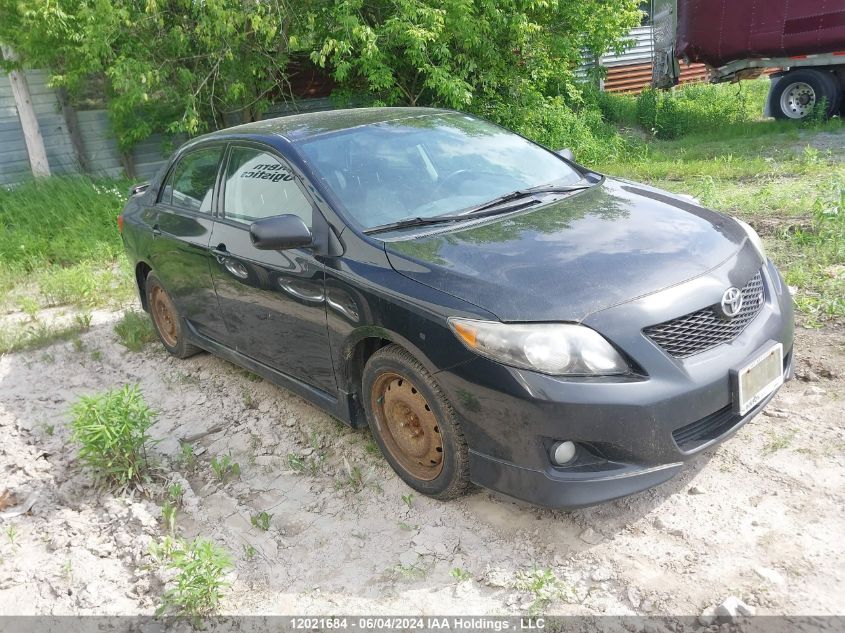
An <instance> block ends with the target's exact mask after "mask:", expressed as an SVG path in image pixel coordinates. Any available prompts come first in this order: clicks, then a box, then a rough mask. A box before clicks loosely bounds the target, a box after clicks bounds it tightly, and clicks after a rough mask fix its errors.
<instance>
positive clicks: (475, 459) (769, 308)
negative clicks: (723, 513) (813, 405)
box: [437, 262, 793, 507]
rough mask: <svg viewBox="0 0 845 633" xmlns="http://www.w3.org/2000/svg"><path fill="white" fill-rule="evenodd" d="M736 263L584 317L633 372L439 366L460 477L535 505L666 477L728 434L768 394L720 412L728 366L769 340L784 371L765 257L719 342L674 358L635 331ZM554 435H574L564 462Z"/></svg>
mask: <svg viewBox="0 0 845 633" xmlns="http://www.w3.org/2000/svg"><path fill="white" fill-rule="evenodd" d="M758 265H759V264H758ZM736 268H737V267H736V265H735V263H734V265H733V266H729V265H726V267H725V270H723V271H715V272H714V273H713V275H711V276H709V277H708V278H702V279H701V280H698V282H697V283H696V282H691V283H690V284H686V285H684V286H682V287H678V288H673V289H670V290H667V291H666V292H665V293H659V294H658V295H656V296H655V295H653V296H650V297H646V298H642V299H640V300H638V301H634V302H631V303H628V304H625V305H624V306H618V307H616V308H611V309H608V310H605V311H603V312H600V313H596V314H595V315H592V316H591V317H588V318H587V319H585V320H584V324H585V325H588V326H590V327H593V328H594V329H596V330H597V331H599V332H601V333H602V334H603V335H605V336H606V337H607V338H608V339H609V340H611V341H613V342H614V343H615V344H617V345H618V346H619V348H620V349H621V350H622V351H623V352H625V353H626V354H627V355H628V356H629V357H630V358H631V359H633V360H634V362H635V363H636V364H637V365H639V366H640V367H641V368H642V375H639V376H633V377H602V378H580V379H572V378H570V379H562V378H556V377H552V376H546V375H542V374H538V373H535V372H529V371H524V370H519V369H514V368H510V367H505V366H503V365H500V364H498V363H495V362H492V361H488V360H486V359H484V358H477V359H474V360H472V361H470V362H468V363H465V364H463V365H460V366H458V367H454V368H451V369H449V370H445V371H441V372H439V373H438V374H437V379H438V381H439V382H440V384H441V386H442V387H443V389H444V390H445V391H446V393H447V395H448V396H449V397H450V399H451V401H452V403H453V405H454V407H455V409H456V411H457V412H458V414H459V415H460V417H461V421H462V424H463V428H464V432H465V436H466V438H467V442H468V443H469V448H470V476H471V478H472V480H473V481H474V482H475V483H477V484H479V485H481V486H484V487H487V488H490V489H493V490H497V491H499V492H503V493H505V494H508V495H510V496H513V497H516V498H519V499H523V500H526V501H529V502H531V503H535V504H538V505H544V506H549V507H578V506H585V505H593V504H596V503H601V502H603V501H608V500H611V499H615V498H618V497H622V496H625V495H628V494H632V493H634V492H638V491H641V490H644V489H647V488H650V487H652V486H655V485H658V484H660V483H662V482H664V481H666V480H668V479H670V478H671V477H672V476H674V475H675V474H677V472H678V471H679V470H680V469H681V468H682V466H683V463H684V462H685V461H687V460H689V459H690V458H692V457H693V456H694V455H696V454H698V453H700V452H701V451H703V450H705V449H706V448H708V447H709V446H712V445H714V444H716V443H718V442H720V441H722V440H724V439H726V438H727V437H729V436H730V435H732V434H734V433H735V432H736V431H737V430H738V429H739V428H740V427H742V426H743V425H744V424H745V423H747V422H748V421H749V420H750V419H751V418H753V417H754V416H755V415H757V414H758V413H759V412H760V411H761V410H762V409H763V407H764V406H765V405H766V404H767V402H768V401H769V400H770V399H771V398H772V397H773V396H774V394H771V395H770V396H769V397H767V398H766V399H765V400H764V401H763V402H762V403H760V404H759V405H757V406H756V407H755V408H754V409H753V410H752V411H750V412H749V413H748V414H746V415H745V416H742V417H740V416H738V415H736V414H734V413H732V410H731V406H732V402H733V393H732V386H731V379H730V371H731V370H732V369H737V368H739V367H742V366H743V365H745V364H746V363H747V362H748V361H749V360H750V359H752V358H754V357H755V354H759V353H760V352H761V350H763V349H765V348H766V346H769V345H771V344H772V343H773V342H779V343H781V344H783V348H784V368H783V371H784V377H785V379H789V378H790V377H791V375H792V362H793V354H792V344H793V314H792V300H791V297H790V296H789V293H788V291H786V286H785V284H783V281H782V279H781V278H780V276H779V274H778V272H777V270H776V269H775V267H774V265H772V264H771V263H770V262H768V263H767V264H765V265H764V266H763V275H764V279H765V287H766V300H765V305H764V306H763V309H762V310H761V312H760V313H759V314H758V315H757V317H756V318H755V319H754V320H753V321H752V322H751V323H750V324H749V325H748V327H747V328H746V329H745V330H744V331H743V332H742V333H741V334H740V335H739V336H738V337H737V338H736V339H734V340H733V341H732V342H731V343H729V344H724V345H720V346H718V347H716V348H714V349H711V350H709V351H706V352H702V353H700V354H696V355H695V356H692V357H689V358H686V359H678V358H674V357H671V356H669V355H668V354H666V353H665V352H664V351H663V350H661V349H660V348H659V347H658V346H657V345H656V344H654V343H653V342H652V341H651V340H650V339H648V338H647V337H646V336H645V335H644V334H643V333H642V331H641V330H642V327H645V326H647V325H650V324H653V323H659V322H662V321H663V320H666V319H668V318H672V317H673V316H677V315H678V314H684V313H687V312H692V311H693V310H694V309H699V308H700V307H701V301H702V299H701V295H702V292H704V293H706V292H707V291H708V290H707V288H709V291H714V290H715V289H718V290H719V293H721V291H722V289H724V288H725V287H726V283H733V284H736V283H737V282H736V277H737V276H739V277H740V279H739V280H740V281H742V278H748V277H750V276H751V275H752V274H753V272H754V271H753V269H748V267H747V266H746V267H745V268H746V270H742V271H740V272H738V273H737V272H736ZM722 276H723V277H724V279H720V277H722ZM697 285H701V286H703V287H704V288H705V290H703V291H702V289H701V288H700V287H699V288H697V287H696V286H697ZM557 440H571V441H573V442H576V443H577V444H578V446H579V451H578V457H577V458H576V460H575V462H574V463H573V464H572V465H568V466H566V467H557V466H554V465H553V464H552V462H551V460H550V459H549V448H550V446H551V445H552V444H553V443H554V442H555V441H557Z"/></svg>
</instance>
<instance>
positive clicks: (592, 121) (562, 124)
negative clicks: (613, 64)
mask: <svg viewBox="0 0 845 633" xmlns="http://www.w3.org/2000/svg"><path fill="white" fill-rule="evenodd" d="M476 110H477V111H478V113H479V114H481V115H482V116H484V117H486V118H488V119H490V120H491V121H494V122H496V123H498V124H500V125H502V126H504V127H507V128H510V129H512V130H515V131H516V132H519V133H520V134H522V135H523V136H526V137H528V138H530V139H531V140H533V141H536V142H538V143H540V144H542V145H545V146H546V147H548V148H550V149H555V150H557V149H562V148H564V147H567V148H569V149H571V150H572V151H573V152H574V154H575V158H576V159H577V160H578V161H579V162H582V163H588V164H589V163H593V162H598V161H607V160H617V159H620V158H622V157H624V156H626V155H628V154H630V153H631V152H632V151H634V149H635V145H634V143H633V141H630V140H627V139H625V138H623V137H622V136H621V135H620V134H619V133H618V132H617V130H616V129H615V128H614V127H613V126H612V125H610V124H609V123H607V122H606V121H605V120H604V118H603V117H602V111H601V110H600V109H599V108H598V106H596V105H595V103H590V102H585V103H583V104H582V105H581V106H580V107H579V108H578V109H577V110H575V109H573V108H571V107H569V106H568V105H566V103H564V101H563V99H562V98H560V97H554V98H542V97H537V98H535V99H531V100H529V101H527V102H523V103H507V102H504V101H488V102H486V103H484V104H482V105H480V106H479V107H477V108H476Z"/></svg>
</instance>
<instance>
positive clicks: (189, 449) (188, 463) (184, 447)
mask: <svg viewBox="0 0 845 633" xmlns="http://www.w3.org/2000/svg"><path fill="white" fill-rule="evenodd" d="M177 461H178V462H179V464H180V465H181V466H182V467H183V468H185V469H187V470H193V469H194V468H196V467H197V456H196V455H195V454H194V447H193V446H192V445H191V444H189V443H188V442H182V444H181V445H180V447H179V457H178V459H177Z"/></svg>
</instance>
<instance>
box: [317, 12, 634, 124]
mask: <svg viewBox="0 0 845 633" xmlns="http://www.w3.org/2000/svg"><path fill="white" fill-rule="evenodd" d="M638 5H639V3H638V2H636V1H635V0H603V1H600V0H544V1H542V2H523V1H522V0H499V1H496V2H493V1H491V0H394V1H392V2H386V1H384V0H381V1H379V0H377V1H375V2H364V0H344V1H342V2H323V3H320V6H319V7H318V8H317V9H316V10H315V11H314V16H315V17H314V20H313V26H314V31H315V33H314V36H313V39H314V41H316V42H317V43H319V45H318V46H317V48H316V50H314V51H313V52H312V53H311V58H312V60H313V61H315V62H317V63H318V64H320V65H323V66H326V67H328V68H330V69H331V70H332V72H333V74H334V76H335V78H336V79H337V80H338V82H341V83H342V84H344V85H351V86H355V85H360V86H362V87H363V88H365V89H366V91H367V92H368V93H369V94H370V95H371V96H372V97H373V98H375V99H376V101H377V102H378V103H382V104H387V105H397V104H406V105H422V104H429V105H432V104H433V105H444V106H448V107H453V108H466V107H468V106H469V105H470V104H472V103H474V102H475V101H476V100H478V98H479V97H481V98H483V100H487V99H489V98H493V99H494V100H507V99H511V98H519V97H520V96H522V95H527V94H537V95H564V96H566V97H567V98H569V99H573V100H574V99H577V95H578V90H577V88H576V87H575V85H574V75H573V70H572V69H573V68H574V67H575V66H576V65H577V64H578V63H579V61H580V59H581V53H582V49H584V48H587V49H589V50H591V51H592V52H594V53H596V54H600V53H603V52H605V51H607V50H608V49H611V48H614V49H618V48H619V45H620V40H621V38H622V37H623V36H624V34H625V33H627V31H628V29H629V28H631V27H632V26H634V25H635V24H637V23H638V22H639V20H640V17H641V14H640V12H639V9H638Z"/></svg>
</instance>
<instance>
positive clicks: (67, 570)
mask: <svg viewBox="0 0 845 633" xmlns="http://www.w3.org/2000/svg"><path fill="white" fill-rule="evenodd" d="M62 576H64V578H65V581H67V584H69V585H72V584H73V561H72V560H71V559H69V558H68V559H67V560H66V561H65V562H64V564H63V565H62Z"/></svg>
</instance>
